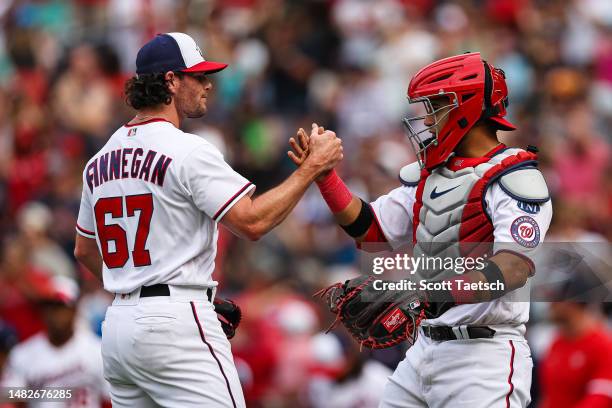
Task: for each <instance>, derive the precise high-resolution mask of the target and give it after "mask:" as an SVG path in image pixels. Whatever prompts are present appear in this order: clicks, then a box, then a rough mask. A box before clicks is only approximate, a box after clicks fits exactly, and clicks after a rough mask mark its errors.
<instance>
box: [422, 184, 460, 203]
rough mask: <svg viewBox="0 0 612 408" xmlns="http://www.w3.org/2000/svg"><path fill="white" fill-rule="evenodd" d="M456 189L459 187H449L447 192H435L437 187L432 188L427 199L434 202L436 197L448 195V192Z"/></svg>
mask: <svg viewBox="0 0 612 408" xmlns="http://www.w3.org/2000/svg"><path fill="white" fill-rule="evenodd" d="M457 187H459V186H455V187H451V188H449V189H448V190H444V191H440V192H437V191H436V189H437V188H438V186H436V187H434V189H433V190H431V194H430V195H429V198H431V199H432V200H435V199H436V198H438V197H440V196H442V195H444V194H446V193H448V192H449V191H452V190H454V189H456V188H457Z"/></svg>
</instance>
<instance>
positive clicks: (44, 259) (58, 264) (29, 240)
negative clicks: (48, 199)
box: [17, 201, 75, 278]
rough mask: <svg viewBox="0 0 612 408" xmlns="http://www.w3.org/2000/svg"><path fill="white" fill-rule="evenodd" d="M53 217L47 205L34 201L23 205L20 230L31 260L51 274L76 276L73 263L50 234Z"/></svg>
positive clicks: (37, 266)
mask: <svg viewBox="0 0 612 408" xmlns="http://www.w3.org/2000/svg"><path fill="white" fill-rule="evenodd" d="M52 217H53V216H52V214H51V211H50V210H49V208H48V207H47V206H46V205H44V204H42V203H38V202H34V201H33V202H30V203H28V204H26V205H25V206H23V207H22V208H21V210H20V211H19V214H18V215H17V220H18V221H17V222H18V225H19V231H20V234H21V237H23V239H24V243H25V245H27V247H28V252H29V257H30V262H31V263H32V266H34V267H35V268H37V269H40V270H45V269H46V270H47V271H48V272H49V273H51V275H55V276H62V275H63V276H66V277H69V278H74V277H75V272H74V266H73V263H72V262H71V261H70V259H69V258H68V256H67V255H66V253H65V252H64V251H63V250H62V248H60V246H59V245H58V244H57V243H56V242H55V241H54V240H52V239H51V238H50V237H49V235H48V231H49V228H50V227H51V223H52V222H53V218H52Z"/></svg>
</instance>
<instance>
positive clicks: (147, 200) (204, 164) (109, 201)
mask: <svg viewBox="0 0 612 408" xmlns="http://www.w3.org/2000/svg"><path fill="white" fill-rule="evenodd" d="M254 188H255V186H254V185H253V184H252V183H250V182H249V181H248V180H247V179H245V178H244V177H242V176H241V175H240V174H238V173H236V172H235V171H234V170H233V169H232V168H231V167H230V166H229V165H228V164H227V163H226V162H225V161H224V160H223V156H222V155H221V153H220V152H219V151H218V150H217V149H216V148H215V147H214V146H213V145H212V144H210V143H208V142H207V141H206V140H204V139H203V138H201V137H199V136H197V135H193V134H190V133H185V132H183V131H181V130H179V129H177V128H176V127H174V125H172V124H171V123H170V122H167V121H165V120H163V119H153V120H150V121H147V122H143V123H140V124H137V125H125V126H123V127H121V128H120V129H118V130H117V131H116V132H115V133H114V134H113V135H112V136H111V138H110V139H109V141H108V142H107V143H106V145H105V146H104V147H103V148H102V149H101V150H100V151H99V152H98V153H96V155H95V156H94V157H93V158H92V159H91V160H89V162H88V163H87V165H86V166H85V170H84V172H83V195H82V198H81V208H80V211H79V217H78V222H77V232H78V233H79V234H81V235H83V236H85V237H87V238H95V239H96V241H97V243H98V248H99V249H100V253H101V254H102V257H103V259H104V263H103V279H104V288H105V289H106V290H108V291H110V292H115V293H128V292H131V291H133V290H135V289H137V288H138V287H141V286H150V285H153V284H157V283H166V284H172V285H191V286H214V285H216V282H214V281H213V280H212V277H211V274H212V272H213V270H214V266H215V265H214V259H215V255H216V251H217V234H218V231H217V223H218V222H219V220H221V219H222V218H223V216H224V215H225V214H226V213H227V211H228V210H229V209H230V208H231V207H232V206H233V205H234V204H235V203H236V202H238V201H239V200H240V199H241V198H242V197H243V196H244V195H245V194H251V193H252V192H253V191H254Z"/></svg>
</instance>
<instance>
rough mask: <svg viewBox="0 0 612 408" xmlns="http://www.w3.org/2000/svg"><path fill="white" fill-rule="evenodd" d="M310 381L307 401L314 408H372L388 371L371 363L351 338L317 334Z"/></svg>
mask: <svg viewBox="0 0 612 408" xmlns="http://www.w3.org/2000/svg"><path fill="white" fill-rule="evenodd" d="M311 353H312V361H313V363H312V366H311V372H312V379H311V381H310V382H309V384H308V390H307V393H308V400H309V402H310V406H312V407H314V408H353V407H359V408H376V407H378V404H379V403H380V400H381V399H382V395H383V394H382V393H383V390H384V386H385V383H386V382H387V377H389V376H390V375H391V374H392V373H393V372H392V371H391V369H389V368H388V367H386V366H385V365H383V364H382V363H379V362H378V361H376V360H372V359H370V358H368V357H369V353H368V352H362V350H360V347H359V345H358V344H357V343H355V342H354V341H353V339H351V338H347V337H345V336H343V335H340V334H324V333H319V334H317V335H316V336H314V337H313V339H312V342H311Z"/></svg>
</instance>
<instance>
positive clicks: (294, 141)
mask: <svg viewBox="0 0 612 408" xmlns="http://www.w3.org/2000/svg"><path fill="white" fill-rule="evenodd" d="M323 131H325V129H323V127H319V133H323ZM308 139H309V137H308V135H307V134H306V131H305V130H304V129H303V128H299V129H298V131H297V134H296V135H295V137H292V138H290V139H289V145H290V146H291V149H292V150H290V151H288V152H287V155H288V156H289V158H290V159H291V161H293V163H294V164H295V165H296V166H298V167H299V166H301V165H302V163H304V160H306V157H308V153H310V150H309V146H308Z"/></svg>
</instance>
